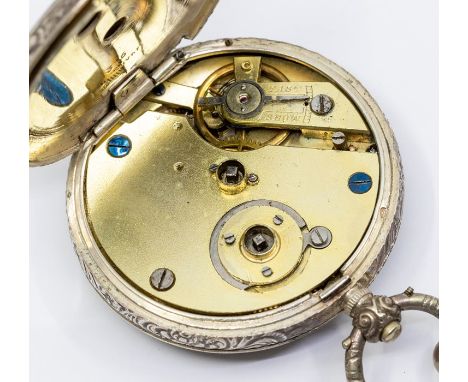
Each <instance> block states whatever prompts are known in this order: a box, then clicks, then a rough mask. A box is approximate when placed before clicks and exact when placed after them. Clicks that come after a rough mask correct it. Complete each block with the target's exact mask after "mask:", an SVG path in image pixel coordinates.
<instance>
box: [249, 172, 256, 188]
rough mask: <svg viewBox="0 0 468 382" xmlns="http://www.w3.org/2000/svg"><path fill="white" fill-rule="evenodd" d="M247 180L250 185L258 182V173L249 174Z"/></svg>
mask: <svg viewBox="0 0 468 382" xmlns="http://www.w3.org/2000/svg"><path fill="white" fill-rule="evenodd" d="M247 182H249V184H250V185H254V184H257V183H258V175H257V174H253V173H252V174H249V176H248V177H247Z"/></svg>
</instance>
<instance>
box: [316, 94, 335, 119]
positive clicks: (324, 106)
mask: <svg viewBox="0 0 468 382" xmlns="http://www.w3.org/2000/svg"><path fill="white" fill-rule="evenodd" d="M333 106H334V102H333V99H331V97H329V96H327V95H326V94H319V95H316V96H315V97H314V98H312V101H311V103H310V108H311V110H312V111H313V112H314V113H315V114H318V115H326V114H328V113H330V112H331V111H332V109H333Z"/></svg>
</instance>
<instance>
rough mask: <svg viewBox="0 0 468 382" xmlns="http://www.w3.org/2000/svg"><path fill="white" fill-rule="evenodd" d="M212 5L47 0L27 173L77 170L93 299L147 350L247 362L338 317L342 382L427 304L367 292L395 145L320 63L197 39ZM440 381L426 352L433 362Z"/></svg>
mask: <svg viewBox="0 0 468 382" xmlns="http://www.w3.org/2000/svg"><path fill="white" fill-rule="evenodd" d="M216 3H217V0H126V1H124V0H58V1H56V2H55V3H54V4H53V5H52V7H51V8H50V9H49V10H48V11H47V13H46V14H45V15H44V16H43V18H42V19H41V20H40V22H39V24H38V25H37V27H36V28H35V29H34V30H33V31H32V33H31V35H30V55H29V57H30V93H29V94H30V95H29V111H30V129H29V145H30V152H29V161H30V164H31V165H32V166H41V165H46V164H49V163H52V162H55V161H57V160H59V159H62V158H64V157H66V156H68V155H73V156H72V160H71V164H70V169H69V175H68V183H67V189H66V193H67V194H66V196H67V213H68V218H69V226H70V232H71V236H72V240H73V243H74V245H75V249H76V253H77V255H78V259H79V262H80V264H81V266H82V268H83V270H84V273H85V274H86V277H87V278H88V280H89V282H90V283H91V285H92V286H93V287H94V288H95V289H96V291H97V292H98V293H99V295H100V296H101V297H102V298H103V299H104V301H105V302H106V303H107V304H109V305H110V306H111V307H112V309H114V310H115V311H116V312H117V313H118V314H120V315H121V316H122V317H123V318H125V319H126V320H127V321H129V322H130V323H132V324H133V325H134V326H136V327H137V328H139V329H141V330H143V331H144V332H146V333H147V334H149V335H150V336H152V337H155V338H157V339H159V340H162V341H165V342H167V343H170V344H173V345H177V346H181V347H184V348H186V349H191V350H199V351H206V352H217V353H236V352H248V351H259V350H264V349H269V348H272V347H276V346H280V345H283V344H286V343H288V342H291V341H294V340H295V339H298V338H300V337H301V336H303V335H305V334H307V333H310V332H312V331H313V330H315V329H317V328H319V327H320V326H322V325H324V324H325V323H327V322H328V321H329V320H331V319H332V318H334V317H335V316H337V315H338V314H339V313H340V312H345V313H346V314H348V315H350V316H351V318H352V324H353V329H352V332H351V334H350V336H349V337H348V338H347V339H345V340H344V341H343V347H344V348H345V367H346V368H345V369H346V378H347V380H348V381H364V373H363V366H362V354H363V350H364V346H365V344H366V342H378V341H383V342H388V341H391V340H393V339H395V338H397V337H398V335H399V334H400V331H401V312H402V311H404V310H420V311H424V312H427V313H429V314H431V315H433V316H435V317H438V312H439V307H438V299H437V298H435V297H432V296H428V295H424V294H419V293H415V292H414V291H413V289H411V288H408V289H406V290H405V292H404V293H402V294H398V295H395V296H392V297H387V296H377V295H373V294H372V293H371V292H370V291H369V289H368V287H369V285H370V284H371V282H372V281H373V279H374V277H375V276H376V275H377V274H378V272H379V270H380V269H381V268H382V267H383V265H384V263H385V260H386V259H387V257H388V256H389V254H390V252H391V249H392V246H393V244H394V242H395V240H396V237H397V232H398V228H399V225H400V217H401V212H402V201H403V191H404V188H403V172H402V167H401V163H400V156H399V153H398V147H397V143H396V141H395V138H394V136H393V133H392V131H391V129H390V127H389V125H388V122H387V120H386V119H385V117H384V115H383V113H382V111H381V110H380V108H379V107H378V105H377V104H376V102H375V101H374V100H373V98H372V97H371V96H370V95H369V93H368V92H367V91H366V90H365V89H364V87H363V86H362V85H361V84H360V83H359V82H358V81H357V80H356V79H355V78H354V77H353V76H352V75H351V74H349V73H348V72H346V71H345V70H344V69H342V68H341V67H339V66H338V65H336V64H335V63H333V62H331V61H330V60H328V59H326V58H325V57H323V56H321V55H320V54H318V53H314V52H311V51H308V50H306V49H304V48H301V47H298V46H294V45H291V44H286V43H282V42H276V41H269V40H264V39H255V38H239V39H236V38H234V39H230V38H229V39H219V40H215V41H208V42H204V43H198V44H194V45H191V46H188V47H185V48H182V49H178V48H177V45H178V44H179V42H180V40H181V39H182V38H188V39H192V38H193V37H194V36H195V35H196V34H197V32H198V31H199V30H200V28H201V27H202V26H203V24H204V23H205V21H206V19H207V18H208V17H209V15H210V14H211V12H212V11H213V10H214V8H215V6H216ZM435 362H436V366H437V365H438V347H437V348H436V351H435Z"/></svg>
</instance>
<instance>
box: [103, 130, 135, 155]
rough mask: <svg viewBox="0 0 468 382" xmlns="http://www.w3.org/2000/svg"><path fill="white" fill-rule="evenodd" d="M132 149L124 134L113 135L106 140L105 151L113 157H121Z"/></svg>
mask: <svg viewBox="0 0 468 382" xmlns="http://www.w3.org/2000/svg"><path fill="white" fill-rule="evenodd" d="M131 149H132V142H131V141H130V139H129V138H128V137H126V136H125V135H114V136H113V137H112V138H111V139H109V141H108V142H107V152H108V153H109V155H110V156H113V157H114V158H122V157H124V156H126V155H128V153H129V152H130V150H131Z"/></svg>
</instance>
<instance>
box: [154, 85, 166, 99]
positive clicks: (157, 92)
mask: <svg viewBox="0 0 468 382" xmlns="http://www.w3.org/2000/svg"><path fill="white" fill-rule="evenodd" d="M164 93H166V87H165V86H164V84H159V85H156V86H155V87H154V88H153V94H154V95H155V96H157V97H161V96H162V95H164Z"/></svg>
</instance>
